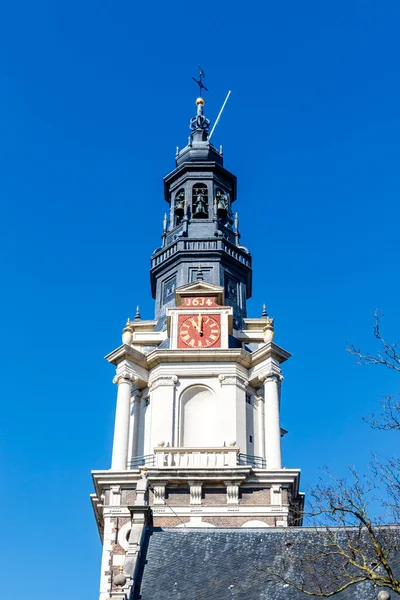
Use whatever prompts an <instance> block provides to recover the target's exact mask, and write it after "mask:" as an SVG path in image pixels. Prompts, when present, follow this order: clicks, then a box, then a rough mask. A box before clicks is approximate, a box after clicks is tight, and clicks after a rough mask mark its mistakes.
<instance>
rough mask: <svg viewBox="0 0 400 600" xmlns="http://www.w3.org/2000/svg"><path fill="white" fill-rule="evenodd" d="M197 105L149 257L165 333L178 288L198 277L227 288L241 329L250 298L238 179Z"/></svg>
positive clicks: (168, 183)
mask: <svg viewBox="0 0 400 600" xmlns="http://www.w3.org/2000/svg"><path fill="white" fill-rule="evenodd" d="M196 105H197V115H196V116H195V117H193V118H192V119H191V120H190V128H191V135H190V136H189V140H188V144H187V146H186V147H185V148H183V150H181V151H179V149H177V152H176V157H175V163H176V167H175V169H174V170H173V171H172V172H171V173H169V175H167V176H166V177H165V179H164V197H165V200H166V202H167V204H168V210H167V212H166V214H165V216H164V230H163V235H162V247H161V248H158V249H157V250H156V251H155V252H154V254H153V256H152V257H151V288H152V294H153V298H155V301H156V310H155V318H156V319H157V320H158V321H159V323H158V326H157V329H160V328H161V329H162V328H165V314H166V309H167V308H168V306H172V305H173V304H174V290H175V288H176V287H179V286H180V285H184V284H186V283H190V282H193V281H195V280H196V279H197V277H198V275H199V273H201V277H202V279H203V280H204V281H206V282H208V283H213V284H215V285H220V286H222V287H223V288H224V290H225V296H226V299H227V302H228V303H229V304H230V305H231V306H232V308H233V321H234V326H235V329H238V328H239V327H240V326H241V325H242V323H243V319H244V318H245V317H246V314H247V313H246V300H247V298H250V296H251V275H252V270H251V255H250V252H249V251H248V249H247V248H245V247H244V246H241V245H240V242H239V240H240V234H239V220H238V215H237V213H236V214H234V212H233V205H234V202H235V200H236V177H235V176H234V175H232V173H230V172H229V171H228V170H227V169H225V168H224V166H223V156H222V147H221V148H220V150H219V151H218V150H217V149H216V148H214V146H213V145H212V144H211V143H210V141H209V139H208V135H209V127H210V121H209V120H208V119H207V118H206V117H205V116H204V114H203V107H204V100H203V98H201V97H200V98H197V100H196ZM199 264H200V265H201V269H199Z"/></svg>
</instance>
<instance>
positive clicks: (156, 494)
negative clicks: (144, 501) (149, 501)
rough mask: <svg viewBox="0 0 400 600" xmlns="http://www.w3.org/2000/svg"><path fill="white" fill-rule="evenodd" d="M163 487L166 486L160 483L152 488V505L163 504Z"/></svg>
mask: <svg viewBox="0 0 400 600" xmlns="http://www.w3.org/2000/svg"><path fill="white" fill-rule="evenodd" d="M165 486H166V484H165V483H164V482H161V481H157V483H156V484H155V485H154V486H153V488H152V490H153V502H154V504H165Z"/></svg>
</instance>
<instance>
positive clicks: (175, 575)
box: [133, 528, 400, 600]
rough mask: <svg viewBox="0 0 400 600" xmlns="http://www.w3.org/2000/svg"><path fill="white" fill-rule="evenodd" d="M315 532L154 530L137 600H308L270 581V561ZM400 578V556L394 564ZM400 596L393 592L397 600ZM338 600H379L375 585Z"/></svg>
mask: <svg viewBox="0 0 400 600" xmlns="http://www.w3.org/2000/svg"><path fill="white" fill-rule="evenodd" d="M313 535H316V534H315V530H312V529H306V528H303V529H302V528H298V529H297V528H295V529H291V528H289V529H272V528H271V529H245V528H240V529H218V528H216V529H211V528H210V529H207V530H205V529H183V528H182V529H173V528H167V529H153V530H149V532H148V533H147V536H146V539H145V544H144V547H143V552H142V556H141V564H140V568H139V574H138V581H137V586H136V588H135V592H134V596H133V598H134V600H170V599H171V600H289V599H290V600H305V598H310V596H306V595H305V594H303V593H300V592H298V591H296V590H294V589H293V588H289V587H287V586H284V585H282V584H276V583H271V582H266V581H265V575H264V573H263V572H262V571H261V569H262V568H263V566H265V565H266V563H267V561H271V560H273V559H274V558H276V557H279V556H280V555H282V554H283V553H284V552H285V551H286V550H287V542H288V540H295V542H296V544H295V545H296V547H297V548H298V549H300V551H301V548H302V547H303V546H307V544H309V543H310V541H311V540H310V538H312V536H313ZM394 562H395V564H396V567H395V568H396V569H397V568H398V569H399V574H400V557H396V560H395V561H394ZM399 597H400V596H398V595H396V594H392V600H395V599H396V598H399ZM335 598H337V599H338V600H350V599H352V600H375V599H376V598H377V591H376V590H375V589H374V588H373V586H372V585H371V584H370V583H368V582H367V583H362V584H359V585H358V586H357V587H355V586H353V587H351V588H349V589H348V590H347V591H346V592H342V593H341V594H338V595H337V596H335Z"/></svg>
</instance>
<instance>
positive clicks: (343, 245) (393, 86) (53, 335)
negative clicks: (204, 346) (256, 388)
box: [0, 0, 400, 600]
mask: <svg viewBox="0 0 400 600" xmlns="http://www.w3.org/2000/svg"><path fill="white" fill-rule="evenodd" d="M399 18H400V5H399V3H398V2H395V1H390V0H389V1H387V2H385V3H379V2H372V1H369V0H362V1H361V0H359V1H357V0H347V1H346V2H344V1H342V0H339V1H337V2H321V1H319V0H318V1H307V2H301V3H300V2H297V1H294V0H288V1H287V2H285V3H282V2H270V1H269V0H268V1H267V2H250V3H247V4H245V5H243V4H239V3H235V2H226V1H225V0H223V1H221V2H219V3H215V2H209V1H207V0H206V1H204V2H202V3H198V4H197V5H196V4H190V3H187V2H172V3H171V2H169V3H166V2H163V3H161V2H152V3H147V4H144V3H133V2H127V1H125V0H121V1H119V2H102V1H100V2H96V3H95V2H92V1H88V0H87V1H83V2H76V0H71V1H70V2H68V3H60V2H45V1H43V0H38V1H37V2H35V3H32V2H27V1H23V0H16V1H15V2H8V3H3V5H2V6H1V8H0V82H1V89H2V91H1V94H0V121H1V129H0V197H1V201H2V217H3V218H2V219H1V235H0V252H1V256H2V258H3V260H2V261H1V263H2V270H3V273H2V277H1V281H2V283H3V293H2V299H3V302H2V311H1V313H0V319H1V331H2V337H3V343H2V345H1V349H0V352H1V363H2V367H3V377H2V378H1V384H0V385H1V396H2V400H3V401H2V406H3V409H2V413H1V449H0V461H1V472H2V480H3V493H2V494H1V496H0V505H1V509H2V515H3V522H2V539H3V544H2V546H1V549H0V554H2V564H3V565H4V568H3V572H4V575H5V577H4V578H3V583H2V590H3V594H4V595H6V596H7V595H11V594H13V595H15V593H17V594H19V591H17V590H21V589H24V592H25V594H26V595H27V596H28V597H29V598H40V599H41V600H50V599H53V598H54V589H57V590H58V593H57V598H58V600H66V599H68V600H69V599H70V598H71V595H73V596H77V597H82V598H87V599H93V600H94V599H95V598H97V592H98V579H99V567H100V552H101V546H100V543H99V539H98V536H97V532H96V527H95V523H94V518H93V516H92V513H91V508H90V504H89V493H90V492H91V491H92V485H91V478H90V470H91V469H99V468H100V469H101V468H108V467H109V464H110V456H111V441H112V429H113V416H114V408H115V391H116V390H115V387H114V386H113V385H112V377H113V371H112V368H111V367H110V366H109V365H108V364H107V363H106V362H105V361H104V360H103V356H104V355H105V354H107V353H108V352H110V351H111V350H112V349H113V348H115V347H116V346H118V345H119V343H120V333H121V329H122V327H123V325H124V323H125V320H126V318H127V317H128V316H130V317H133V316H134V312H135V306H136V304H138V303H139V304H140V306H141V312H142V317H143V318H152V316H153V301H152V299H151V294H150V285H149V258H150V255H151V253H152V251H153V250H154V248H156V247H158V245H159V243H160V235H161V231H162V217H163V213H164V210H165V203H164V200H163V183H162V178H163V176H165V175H166V174H167V173H168V172H170V171H171V170H172V169H173V167H174V154H175V147H176V146H177V145H178V146H180V147H182V146H184V145H185V143H186V140H187V135H188V133H189V131H188V120H189V118H190V117H191V116H193V114H194V111H195V105H194V100H195V97H196V88H195V85H194V84H193V82H192V80H191V77H192V75H196V72H197V71H196V69H197V64H198V63H199V62H200V63H201V65H202V67H203V68H204V71H205V73H206V85H207V87H208V88H209V90H210V92H209V93H208V94H207V96H206V101H207V104H206V107H205V113H206V115H207V116H208V117H209V118H211V119H212V120H213V119H215V117H216V115H217V113H218V110H219V108H220V105H221V104H222V102H223V99H224V97H225V95H226V93H227V91H228V89H231V90H232V96H231V98H230V100H229V102H228V105H227V107H226V110H225V113H224V115H223V118H222V120H221V122H220V124H219V125H218V128H217V129H216V132H215V134H214V139H213V141H214V143H215V144H216V145H219V144H220V143H222V144H223V145H224V158H225V166H226V167H227V168H228V169H229V170H231V171H233V172H234V173H235V174H236V175H237V176H238V201H237V204H236V208H237V210H238V211H239V215H240V223H241V233H242V238H241V241H242V243H243V244H244V245H246V246H248V247H249V248H250V250H251V252H252V254H253V260H254V286H253V287H254V293H253V298H252V300H251V301H250V303H249V313H250V316H258V315H259V314H260V312H261V306H262V303H263V302H266V303H267V306H268V310H269V313H270V315H271V316H273V317H275V320H276V321H275V322H276V342H277V343H278V344H280V345H281V346H283V347H284V348H286V349H287V350H289V351H290V352H292V354H293V358H291V359H290V361H289V362H288V363H287V364H286V365H285V368H284V375H285V381H284V388H283V398H282V402H283V406H282V425H283V426H284V427H285V428H287V429H288V430H289V434H288V435H287V437H286V438H285V440H284V448H283V451H284V463H285V464H286V465H287V466H290V467H301V468H302V469H303V473H302V488H303V489H304V490H305V491H307V488H308V487H309V486H310V485H312V484H313V483H315V482H316V479H317V477H318V475H319V468H320V467H321V466H323V465H330V467H331V468H332V469H333V470H334V471H335V472H336V473H338V474H339V475H341V474H345V472H346V468H347V465H349V464H354V465H356V467H357V468H359V469H364V468H366V467H367V464H368V460H369V453H370V451H371V450H372V449H377V450H379V451H381V452H382V453H385V452H386V453H390V452H393V451H394V450H395V442H396V439H395V437H394V435H391V434H390V433H389V434H381V433H379V432H376V431H371V430H370V429H369V428H368V426H367V425H365V424H364V423H363V422H362V420H361V417H362V415H368V414H369V413H370V412H371V411H372V410H373V409H374V408H375V407H376V406H377V404H378V402H379V398H380V395H381V394H382V393H390V392H395V391H396V390H397V389H398V380H397V378H396V377H395V375H393V374H390V373H389V372H385V371H381V370H378V369H374V368H367V367H359V366H357V365H355V364H354V361H353V360H352V358H351V357H350V356H348V355H347V354H346V352H345V345H346V340H349V341H352V342H354V343H355V344H357V345H360V346H361V347H363V348H365V349H370V350H374V348H375V346H374V340H373V336H372V330H371V327H370V325H371V323H372V321H373V312H374V309H375V308H376V307H379V308H380V309H382V310H383V311H384V313H385V318H384V331H385V334H386V335H387V337H388V338H392V339H395V338H396V336H397V335H398V331H399V326H400V316H399V311H398V296H399V286H400V284H399V277H398V231H399V225H398V223H399V216H400V214H399V213H400V210H399V198H400V177H399V157H400V156H399V155H400V150H399V140H400V116H399V113H400V111H399V106H400V84H399V81H400V78H399V66H398V65H399V46H398V26H399ZM19 580H20V582H18V583H16V581H19Z"/></svg>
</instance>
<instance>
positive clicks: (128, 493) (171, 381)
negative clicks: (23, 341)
mask: <svg viewBox="0 0 400 600" xmlns="http://www.w3.org/2000/svg"><path fill="white" fill-rule="evenodd" d="M190 294H195V295H197V296H198V295H200V296H201V295H203V296H204V297H207V294H212V295H213V297H214V298H216V300H217V304H218V306H217V307H216V306H215V305H214V306H213V307H212V308H210V309H209V310H210V311H211V310H212V314H213V315H216V314H218V318H219V319H220V326H221V337H220V347H218V348H214V349H213V348H201V349H192V348H187V349H186V348H179V347H178V345H179V344H178V331H177V328H178V322H179V314H180V313H181V312H185V314H188V308H187V306H186V307H185V306H183V304H182V302H183V300H182V299H184V298H185V297H187V295H190ZM191 310H192V311H193V312H192V314H193V315H197V316H198V314H200V313H199V312H198V311H197V312H196V310H197V309H196V310H195V309H191ZM206 310H207V309H204V308H203V309H202V313H203V314H206ZM197 316H196V317H195V318H196V319H197ZM167 317H168V329H167V331H163V332H157V331H154V325H155V322H154V321H142V320H137V321H133V322H128V324H127V327H126V328H125V329H124V332H123V342H124V343H123V345H122V346H120V347H119V348H117V349H116V350H115V351H114V352H112V353H111V354H109V355H108V356H107V357H106V358H107V360H108V361H109V362H110V363H112V364H113V365H115V366H116V374H115V378H114V382H115V384H116V385H117V388H118V390H117V401H116V416H115V429H114V442H113V452H112V462H111V468H110V470H108V471H96V472H93V478H94V483H95V489H96V492H95V494H93V495H92V502H93V507H94V510H95V514H96V519H97V522H98V525H99V530H100V533H101V535H102V538H103V544H104V547H103V559H102V567H101V569H102V575H101V593H100V600H106V599H107V600H108V598H110V597H113V598H114V597H115V598H121V599H123V598H126V597H128V592H129V589H130V586H131V585H132V581H133V577H134V570H135V565H136V560H137V557H138V555H139V552H140V540H141V536H142V535H143V531H144V527H145V525H146V523H147V522H152V523H153V524H154V525H156V526H162V527H164V526H174V527H218V526H223V527H226V526H229V527H232V526H237V527H269V526H275V527H287V526H290V525H299V524H301V519H300V520H297V521H296V519H297V518H298V517H299V515H300V513H301V508H302V503H303V496H302V495H301V494H300V493H299V477H300V471H299V470H298V469H287V468H282V458H281V437H282V433H283V432H284V430H282V429H281V424H280V402H281V382H282V380H283V377H282V374H281V364H282V363H283V362H284V361H285V360H287V359H288V358H289V356H290V355H289V353H288V352H286V351H285V350H283V349H282V348H280V347H279V346H277V345H276V344H275V343H274V341H273V338H274V330H273V321H272V320H271V319H269V318H268V317H264V318H260V319H246V320H245V325H246V328H244V329H243V330H241V331H237V330H233V329H232V318H231V317H232V309H231V308H230V307H226V306H224V305H223V288H220V287H219V286H215V285H211V284H206V283H203V282H197V283H195V284H189V285H187V286H182V287H181V288H178V289H177V290H176V307H174V308H172V309H169V310H168V311H167ZM167 338H168V340H169V347H166V346H167V344H166V340H167ZM232 339H234V340H236V341H235V342H234V343H231V341H230V340H232ZM232 346H233V347H232ZM250 348H251V351H250ZM121 531H122V532H123V533H121ZM117 574H119V576H120V577H119V579H118V581H125V580H126V583H125V584H124V586H125V587H123V586H120V587H119V588H118V590H115V589H114V588H113V578H114V577H117ZM114 587H115V586H114ZM124 594H125V595H124Z"/></svg>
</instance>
